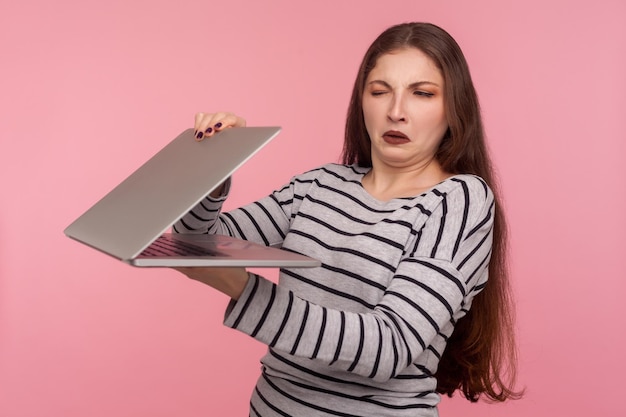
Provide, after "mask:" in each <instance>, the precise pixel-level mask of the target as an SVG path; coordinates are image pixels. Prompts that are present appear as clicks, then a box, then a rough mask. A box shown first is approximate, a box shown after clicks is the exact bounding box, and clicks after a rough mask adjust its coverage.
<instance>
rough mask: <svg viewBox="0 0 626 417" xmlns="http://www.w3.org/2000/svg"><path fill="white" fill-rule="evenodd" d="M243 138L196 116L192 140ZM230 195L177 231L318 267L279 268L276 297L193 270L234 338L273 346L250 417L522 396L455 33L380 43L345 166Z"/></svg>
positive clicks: (397, 34)
mask: <svg viewBox="0 0 626 417" xmlns="http://www.w3.org/2000/svg"><path fill="white" fill-rule="evenodd" d="M231 126H245V120H244V119H242V118H241V117H239V116H236V115H234V114H230V113H213V114H205V113H199V114H198V115H196V122H195V127H196V138H197V140H203V139H204V138H206V137H210V136H212V135H213V134H215V132H216V131H220V130H222V129H224V128H227V127H231ZM229 188H230V187H229V183H228V182H227V183H226V184H224V185H223V187H221V189H219V190H217V191H216V192H214V193H212V195H211V196H209V197H207V198H206V199H205V200H204V201H203V202H202V204H200V205H199V206H198V207H196V208H195V209H194V210H192V212H191V213H189V214H188V215H187V216H185V217H184V218H183V219H181V221H179V222H178V223H177V224H176V225H175V226H174V230H175V231H176V232H180V233H223V234H231V235H235V236H238V237H242V238H245V239H249V240H254V241H258V242H262V243H264V244H267V245H275V244H281V245H282V247H283V248H284V249H286V250H291V251H295V252H299V253H303V254H306V255H309V256H312V257H314V258H317V259H319V260H321V261H322V263H323V265H322V267H320V268H312V269H284V270H281V272H280V280H279V284H278V285H277V284H274V283H272V282H270V281H268V280H266V279H264V278H263V277H261V276H258V275H255V274H251V273H248V272H246V271H245V270H244V269H229V268H223V269H222V268H211V269H206V268H205V269H202V268H185V269H181V270H180V271H181V272H183V273H185V274H186V275H188V276H189V277H191V278H193V279H196V280H199V281H201V282H204V283H206V284H208V285H210V286H212V287H214V288H216V289H218V290H220V291H222V292H224V293H225V294H227V295H229V296H230V297H231V299H232V300H231V303H230V304H229V306H228V309H227V311H226V316H225V321H224V322H225V324H226V325H227V326H230V327H233V328H235V329H238V330H240V331H242V332H244V333H247V334H249V335H250V336H252V337H254V338H256V339H257V340H259V341H261V342H263V343H265V344H267V345H268V347H269V349H268V353H267V354H266V355H265V356H264V358H263V359H262V363H263V371H262V375H261V377H260V378H259V381H258V383H257V386H256V388H255V391H254V393H253V395H252V399H251V406H250V415H252V416H264V417H265V416H279V415H280V416H285V415H289V416H331V415H334V416H336V415H357V416H377V417H380V416H418V415H419V416H436V415H437V404H438V402H439V401H440V397H439V395H438V393H443V394H448V395H452V394H453V393H454V392H455V391H456V390H460V391H461V392H462V393H463V395H464V396H465V397H466V398H468V399H469V400H471V401H477V400H478V399H479V397H481V396H484V397H486V398H488V399H491V400H496V401H504V400H506V399H510V398H518V397H519V396H520V394H518V393H516V392H514V391H513V389H512V384H513V381H514V376H515V375H514V374H515V372H514V371H515V349H514V345H513V343H512V340H513V339H512V337H513V329H512V320H511V307H510V299H509V288H508V278H507V270H506V262H505V254H506V251H505V243H506V237H505V224H504V217H503V214H502V211H501V210H499V207H500V206H499V202H498V195H497V187H496V184H495V183H494V179H493V173H492V168H491V163H490V160H489V157H488V154H487V149H486V146H485V143H484V134H483V127H482V122H481V118H480V111H479V106H478V101H477V97H476V93H475V91H474V87H473V84H472V81H471V78H470V75H469V70H468V68H467V64H466V61H465V59H464V57H463V54H462V52H461V50H460V49H459V47H458V45H457V44H456V42H455V41H454V40H453V39H452V38H451V37H450V35H448V34H447V33H446V32H445V31H443V30H442V29H440V28H439V27H437V26H434V25H431V24H424V23H409V24H401V25H397V26H394V27H391V28H389V29H388V30H386V31H385V32H383V33H382V34H381V35H380V36H379V37H378V38H377V39H376V41H375V42H374V43H373V44H372V45H371V46H370V48H369V50H368V51H367V53H366V55H365V57H364V59H363V62H362V64H361V67H360V69H359V73H358V76H357V79H356V82H355V85H354V90H353V94H352V99H351V102H350V107H349V110H348V118H347V122H346V132H345V142H344V152H343V164H341V165H340V164H328V165H325V166H323V167H320V168H318V169H314V170H312V171H309V172H306V173H304V174H302V175H299V176H296V177H294V178H293V179H292V180H291V182H290V183H289V184H287V185H286V186H284V187H283V188H281V189H279V190H277V191H275V192H274V193H272V194H271V195H270V196H268V197H266V198H264V199H261V200H260V201H258V202H256V203H254V204H251V205H249V206H247V207H244V208H241V209H238V210H233V211H231V212H229V213H223V214H220V209H221V205H222V203H223V201H224V199H225V197H226V195H227V194H228V192H229ZM470 307H471V308H470ZM453 331H454V332H453ZM505 371H506V372H505Z"/></svg>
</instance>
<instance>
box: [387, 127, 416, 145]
mask: <svg viewBox="0 0 626 417" xmlns="http://www.w3.org/2000/svg"><path fill="white" fill-rule="evenodd" d="M383 140H384V141H385V142H387V143H390V144H394V145H396V144H400V143H406V142H410V139H409V137H408V136H407V135H405V134H404V133H402V132H398V131H397V130H389V131H387V132H385V133H383Z"/></svg>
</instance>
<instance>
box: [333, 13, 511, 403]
mask: <svg viewBox="0 0 626 417" xmlns="http://www.w3.org/2000/svg"><path fill="white" fill-rule="evenodd" d="M403 48H417V49H419V50H421V51H422V52H424V53H425V54H426V55H427V56H429V57H430V59H432V61H433V62H434V63H435V64H436V65H437V67H438V68H439V70H440V71H441V74H442V76H443V79H444V106H445V112H446V116H447V122H448V126H449V128H448V131H447V132H446V134H445V135H444V138H443V140H442V142H441V145H440V147H439V149H438V151H437V160H438V161H439V163H440V164H441V167H442V168H443V169H444V171H446V172H450V173H453V174H474V175H478V176H480V177H481V178H483V179H484V180H485V181H486V182H487V184H489V186H490V188H491V189H492V191H493V193H494V195H495V198H496V205H497V207H498V210H496V212H495V213H496V214H495V218H494V230H493V246H492V255H491V261H490V263H489V281H488V283H487V285H486V286H485V288H484V289H483V291H481V292H480V293H479V294H478V295H477V296H476V297H475V298H474V300H473V302H472V307H471V308H470V311H469V312H468V314H467V315H466V316H465V317H463V318H462V319H461V320H459V321H458V322H457V324H456V326H455V329H454V332H453V333H452V336H451V337H450V339H449V340H448V344H447V347H446V349H445V351H444V353H443V356H442V358H441V361H440V362H439V368H438V370H437V373H436V377H437V392H439V393H441V394H447V395H448V396H452V394H453V393H454V392H455V391H456V390H460V391H461V392H462V394H463V395H464V396H465V397H466V398H467V399H468V400H470V401H472V402H475V401H478V399H479V398H480V396H481V395H483V396H485V397H486V398H487V399H489V400H492V401H505V400H507V399H517V398H521V396H522V393H521V392H516V391H514V385H515V376H516V362H517V351H516V346H515V342H514V325H513V322H514V319H513V311H514V308H513V300H512V297H511V290H510V287H509V275H508V265H507V260H506V258H507V228H506V222H505V218H504V213H503V210H502V205H501V204H500V202H501V200H500V197H499V187H498V184H497V181H496V178H495V174H494V170H493V167H492V163H491V160H490V158H489V154H488V151H487V146H486V143H485V134H484V129H483V124H482V119H481V115H480V107H479V104H478V97H477V95H476V91H475V89H474V85H473V83H472V79H471V77H470V72H469V68H468V65H467V62H466V60H465V57H464V56H463V53H462V51H461V48H460V47H459V45H458V44H457V43H456V41H455V40H454V39H453V38H452V37H451V36H450V35H449V34H448V33H447V32H446V31H444V30H443V29H441V28H440V27H438V26H435V25H433V24H430V23H404V24H400V25H396V26H392V27H390V28H389V29H387V30H386V31H384V32H383V33H382V34H381V35H380V36H379V37H378V38H377V39H376V40H375V41H374V43H373V44H372V45H371V46H370V48H369V49H368V50H367V52H366V54H365V57H364V58H363V61H362V63H361V66H360V68H359V72H358V75H357V78H356V81H355V84H354V89H353V92H352V97H351V100H350V106H349V108H348V117H347V121H346V131H345V141H344V148H343V153H342V160H343V163H345V164H355V163H356V164H358V165H360V166H365V167H371V166H372V160H371V144H370V138H369V135H368V133H367V130H366V128H365V121H364V119H363V110H362V99H363V91H364V88H365V81H366V79H367V76H368V75H369V73H370V71H371V70H372V68H374V66H375V65H376V61H377V59H378V57H380V56H381V55H383V54H386V53H389V52H392V51H394V50H398V49H403Z"/></svg>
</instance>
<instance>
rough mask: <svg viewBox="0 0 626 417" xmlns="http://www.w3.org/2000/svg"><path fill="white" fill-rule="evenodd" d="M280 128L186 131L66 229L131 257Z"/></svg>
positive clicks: (117, 254)
mask: <svg viewBox="0 0 626 417" xmlns="http://www.w3.org/2000/svg"><path fill="white" fill-rule="evenodd" d="M279 132H280V127H235V128H229V129H225V130H223V131H221V132H219V133H217V134H215V135H214V136H212V137H210V138H209V139H206V140H203V141H201V142H197V141H195V140H194V136H193V129H188V130H185V131H184V132H182V133H181V134H180V135H179V136H178V137H176V138H175V139H174V140H172V141H171V142H170V143H169V144H168V145H166V146H165V147H164V148H163V149H161V150H160V151H159V152H158V153H157V154H156V155H154V156H153V157H152V158H150V159H149V160H148V161H147V162H146V163H144V164H143V165H142V166H141V167H139V168H138V169H137V170H136V171H135V172H133V173H132V174H131V175H130V176H129V177H128V178H126V179H125V180H124V181H123V182H121V183H120V184H119V185H118V186H116V187H115V188H114V189H113V190H112V191H111V192H109V193H108V194H107V195H105V196H104V197H103V198H102V199H101V200H100V201H98V202H97V203H96V204H94V205H93V206H92V207H91V208H90V209H89V210H87V211H86V212H85V213H84V214H83V215H81V216H80V217H79V218H78V219H76V220H75V221H74V222H73V223H72V224H70V225H69V226H68V227H67V228H66V229H65V230H64V233H65V234H66V235H67V236H68V237H71V238H73V239H75V240H78V241H80V242H82V243H84V244H86V245H89V246H91V247H93V248H95V249H98V250H100V251H102V252H105V253H107V254H109V255H111V256H113V257H115V258H118V259H120V260H123V261H126V262H128V261H129V260H130V259H133V258H135V257H137V256H138V255H139V254H140V253H141V252H142V251H143V250H144V249H145V248H146V247H147V246H148V245H150V244H151V243H152V242H153V241H154V240H156V239H157V238H158V237H159V236H161V235H162V234H163V233H164V232H165V231H166V230H167V229H168V228H169V227H171V226H172V225H173V224H174V223H175V222H176V221H177V220H178V219H180V218H181V217H182V216H183V215H184V214H186V213H187V212H188V211H189V210H191V209H192V208H193V207H194V206H196V205H197V204H198V203H199V202H200V201H201V200H202V199H203V198H205V197H206V196H207V195H208V194H209V193H210V192H211V191H213V190H214V189H215V188H216V187H217V186H219V185H220V184H221V183H222V182H223V181H225V180H226V179H227V178H228V177H229V176H231V175H232V174H233V173H234V172H235V170H237V168H239V167H240V166H241V165H242V164H243V163H245V162H246V161H247V160H248V159H249V158H250V157H252V156H253V155H254V154H255V153H256V152H258V151H259V150H260V149H261V148H262V147H263V146H265V145H266V144H267V143H268V142H269V141H270V140H272V139H273V138H274V137H276V135H278V133H279Z"/></svg>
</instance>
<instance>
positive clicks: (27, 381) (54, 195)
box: [0, 0, 626, 417]
mask: <svg viewBox="0 0 626 417" xmlns="http://www.w3.org/2000/svg"><path fill="white" fill-rule="evenodd" d="M624 5H625V3H624V2H623V1H620V0H615V1H608V0H596V1H593V2H591V1H577V2H570V1H565V0H562V1H544V0H526V1H523V2H522V1H520V2H506V1H499V0H493V1H489V0H477V1H472V2H467V1H461V0H459V1H445V2H432V1H418V0H407V1H392V0H387V1H384V2H381V1H380V0H373V1H370V0H367V1H365V0H361V1H358V2H357V1H354V2H349V1H345V2H342V1H337V0H333V1H319V0H318V1H315V2H307V3H304V2H293V1H272V2H254V1H241V0H229V1H222V2H217V1H215V2H211V1H202V0H178V1H175V2H174V1H165V0H160V1H154V0H152V1H148V0H137V1H125V0H124V1H123V0H110V1H108V2H102V1H91V0H90V1H85V0H82V1H81V0H75V1H68V0H57V1H54V2H52V1H44V0H20V1H19V2H18V1H10V0H4V1H3V2H2V4H1V5H0V42H1V44H0V46H1V48H0V52H1V58H0V59H1V60H2V61H1V62H2V63H1V66H0V71H1V77H0V138H1V152H0V162H1V163H0V181H1V188H0V192H1V193H2V197H1V198H2V204H1V205H0V415H2V416H7V417H35V416H37V417H39V416H64V417H78V416H90V417H99V416H117V417H122V416H128V417H143V416H146V417H147V416H150V417H155V416H185V417H195V416H213V415H222V416H225V415H227V416H231V415H232V416H241V415H247V414H246V413H247V399H248V396H249V393H250V391H251V389H252V387H253V384H254V381H255V379H256V376H257V374H258V369H259V364H258V360H259V356H260V355H261V354H262V352H263V351H264V347H263V346H261V345H259V344H258V343H256V342H254V341H252V340H251V339H248V338H247V337H245V336H243V335H240V334H237V333H235V332H233V331H231V330H228V329H225V328H223V327H222V325H221V316H222V311H223V308H224V306H225V304H226V299H225V297H223V296H221V295H219V294H217V293H214V292H212V291H210V290H209V289H208V288H205V287H203V286H201V285H200V284H197V283H194V282H191V281H188V280H185V279H183V278H182V277H181V276H179V275H178V274H177V273H174V272H172V271H168V270H138V269H134V268H131V267H128V266H125V265H123V264H121V263H119V262H117V261H115V260H113V259H111V258H109V257H106V256H104V255H101V254H99V253H97V252H95V251H93V250H90V249H88V248H86V247H84V246H82V245H80V244H78V243H75V242H73V241H71V240H70V239H68V238H66V237H65V236H64V235H63V233H62V230H63V229H64V228H65V226H67V225H68V224H69V223H70V222H71V221H72V220H73V219H74V218H75V217H77V216H78V215H79V214H80V213H82V212H83V211H84V210H85V209H86V208H87V207H88V206H89V205H91V204H92V203H93V202H95V200H96V199H98V198H99V197H101V196H102V195H103V193H105V192H107V191H108V190H109V189H111V187H113V186H114V185H115V184H116V183H117V182H118V181H119V180H121V179H122V178H124V177H125V176H126V175H127V174H128V173H130V172H131V171H132V170H133V169H135V168H136V167H137V166H138V164H140V163H142V162H143V161H144V160H145V159H146V158H147V157H148V156H150V155H151V154H152V153H153V152H155V151H156V150H157V149H159V148H160V147H161V146H163V145H164V144H165V143H166V142H167V141H168V140H169V139H170V138H171V137H172V136H174V135H175V134H177V133H179V132H180V131H181V130H183V129H184V128H187V127H188V126H190V125H191V123H192V116H193V114H194V112H196V111H199V110H207V111H208V110H216V109H226V110H233V111H236V112H238V113H240V114H242V115H245V116H246V117H247V118H248V120H249V124H250V125H269V124H279V125H282V126H283V128H284V130H283V133H282V134H281V135H280V136H279V138H277V139H276V141H275V142H273V143H272V144H270V145H269V146H268V147H267V148H265V149H264V150H263V151H262V152H261V153H260V154H259V155H258V156H256V157H255V158H254V159H253V160H252V161H250V162H249V163H248V164H247V165H246V166H245V167H244V168H243V169H242V170H241V171H240V172H239V173H238V174H237V175H236V178H235V181H236V189H235V192H234V195H233V198H232V199H231V200H230V201H229V204H230V205H231V206H235V205H238V204H242V203H245V202H248V201H251V200H252V199H255V198H257V197H260V196H262V195H264V194H266V193H267V192H269V191H271V190H272V189H273V188H274V187H278V186H279V185H282V183H283V182H285V181H287V180H288V179H289V177H290V176H291V175H292V174H295V173H298V172H300V171H303V170H304V169H307V168H310V167H313V166H316V165H318V164H320V163H322V162H327V161H334V160H336V159H337V155H338V153H339V151H340V148H341V138H342V129H343V120H344V115H345V110H346V107H347V103H348V96H349V92H350V89H351V85H352V82H353V78H354V76H355V74H356V69H357V65H358V63H359V60H360V58H361V56H362V54H363V53H364V51H365V48H366V47H367V45H368V44H369V43H370V42H371V41H372V40H373V38H374V37H375V36H376V35H377V34H378V33H379V32H380V31H382V30H383V29H384V28H386V27H387V26H389V25H391V24H394V23H398V22H402V21H407V20H420V21H432V22H434V23H437V24H439V25H441V26H443V27H444V28H446V29H447V30H449V31H450V32H451V33H452V35H453V36H455V37H456V38H457V39H458V41H459V43H460V44H461V46H462V48H463V49H464V51H465V53H466V55H467V58H468V61H469V63H470V66H471V68H472V73H473V76H474V79H475V82H476V85H477V89H478V91H479V94H480V98H481V102H482V107H483V111H484V117H485V122H486V126H487V133H488V136H489V139H490V143H491V146H492V149H493V152H494V156H495V159H496V162H497V164H498V167H499V172H500V176H501V181H502V184H503V186H504V193H505V199H506V206H507V210H508V215H509V219H510V224H511V231H512V268H513V278H514V287H515V291H516V294H517V301H518V316H519V317H518V328H519V342H520V355H521V358H520V382H521V383H522V384H523V385H525V386H526V387H527V396H526V397H525V399H523V400H521V401H518V402H514V403H509V404H503V405H486V404H478V405H471V404H469V403H467V402H465V401H461V400H459V399H453V400H447V399H444V401H443V404H442V406H441V414H442V415H443V416H454V415H463V416H466V417H470V416H507V417H515V416H529V415H536V414H535V413H537V412H540V413H542V414H541V415H552V416H555V415H567V416H589V415H604V416H618V415H624V411H625V410H626V407H625V406H624V405H623V404H624V402H623V394H622V391H623V389H622V388H621V386H620V385H621V383H622V380H623V377H624V375H625V374H626V366H625V365H624V361H623V360H622V355H623V353H624V351H625V343H624V339H625V335H624V334H625V331H624V330H625V327H626V326H624V319H623V317H624V314H625V313H626V307H625V304H624V296H625V295H626V284H625V283H624V282H625V278H626V273H625V272H624V268H623V266H620V265H621V263H622V262H623V261H624V255H626V253H625V251H624V247H625V246H624V244H623V237H624V234H625V232H626V221H625V220H624V218H625V216H624V213H626V187H625V182H626V181H625V179H626V168H625V166H626V163H625V162H624V159H625V158H624V157H625V156H626V146H625V142H626V141H625V138H626V122H625V120H626V117H624V109H625V108H626V88H625V87H626V83H625V81H624V80H625V74H626V44H625V41H626V11H625V6H624ZM33 244H35V247H36V246H39V247H45V248H47V250H46V251H45V252H39V251H38V250H36V249H33V246H32V245H33Z"/></svg>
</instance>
